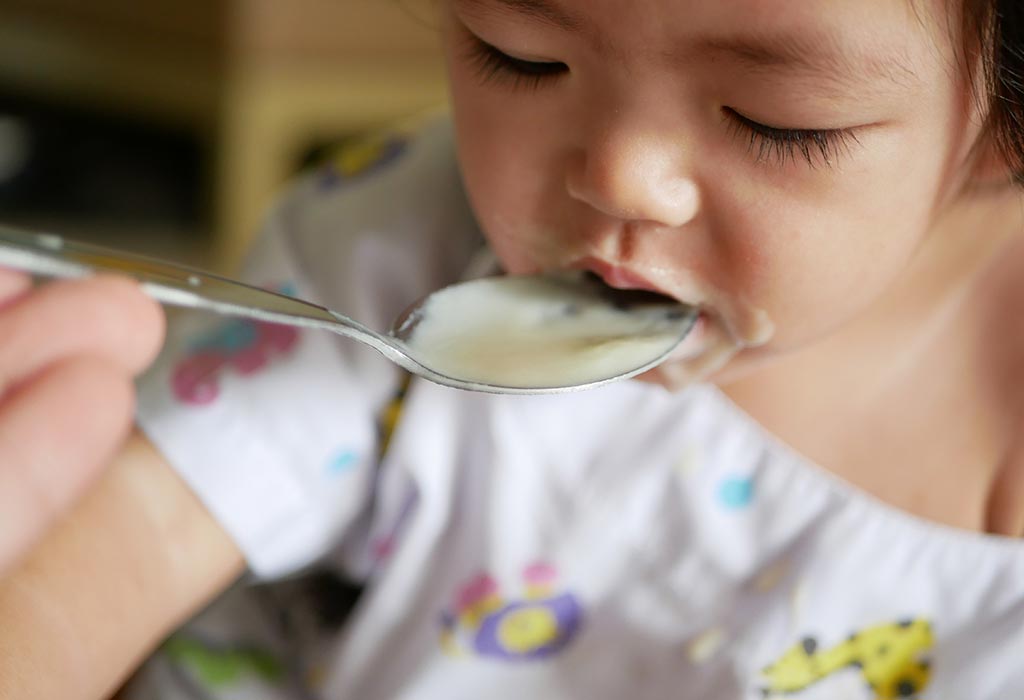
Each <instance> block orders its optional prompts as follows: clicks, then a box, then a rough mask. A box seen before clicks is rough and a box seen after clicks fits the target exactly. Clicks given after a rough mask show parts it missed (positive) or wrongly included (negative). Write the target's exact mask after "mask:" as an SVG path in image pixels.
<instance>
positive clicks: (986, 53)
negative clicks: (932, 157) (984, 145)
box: [963, 0, 1024, 185]
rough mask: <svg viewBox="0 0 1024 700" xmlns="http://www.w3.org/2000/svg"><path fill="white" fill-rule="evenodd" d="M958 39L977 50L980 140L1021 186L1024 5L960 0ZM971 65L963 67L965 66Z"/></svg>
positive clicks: (1017, 1) (1023, 158) (1011, 0)
mask: <svg viewBox="0 0 1024 700" xmlns="http://www.w3.org/2000/svg"><path fill="white" fill-rule="evenodd" d="M963 3H964V4H963V13H964V30H965V31H964V38H965V40H966V41H967V42H968V46H969V47H970V46H974V47H977V48H976V50H975V51H978V52H980V55H978V54H977V53H976V52H975V51H968V53H967V55H968V57H970V56H971V55H972V54H974V55H977V56H978V58H979V59H980V60H979V61H978V64H979V65H978V68H980V70H981V73H980V75H979V76H978V77H980V78H981V86H982V89H983V92H982V94H981V95H980V97H981V99H982V100H983V107H985V109H986V112H987V120H986V124H985V135H986V136H987V137H988V138H989V139H991V142H992V143H993V144H994V145H995V146H996V148H997V149H998V152H999V154H1000V155H1001V156H1002V157H1003V159H1004V160H1005V161H1006V163H1007V165H1008V166H1009V168H1010V171H1011V173H1012V174H1013V177H1014V180H1015V181H1016V182H1017V184H1019V185H1024V2H1022V0H963ZM970 63H971V62H969V65H970Z"/></svg>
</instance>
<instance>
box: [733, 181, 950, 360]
mask: <svg viewBox="0 0 1024 700" xmlns="http://www.w3.org/2000/svg"><path fill="white" fill-rule="evenodd" d="M885 172H886V169H885V168H878V167H872V168H871V169H870V174H869V173H868V171H867V170H865V171H864V172H863V173H861V174H855V173H847V174H845V176H844V177H838V176H837V177H835V178H833V179H832V180H831V182H832V183H833V184H832V185H831V186H829V187H821V188H818V189H819V191H817V192H816V191H814V188H809V187H804V188H801V189H799V190H792V191H785V190H781V189H778V188H769V187H766V186H765V185H764V183H763V181H757V183H756V184H751V185H750V186H749V187H746V188H743V187H737V188H735V189H733V190H732V191H730V192H729V193H728V194H724V193H723V194H722V195H721V196H720V199H719V200H718V201H717V202H716V205H717V215H718V217H719V218H718V219H717V220H716V221H715V222H714V227H715V229H717V230H718V231H720V232H722V234H721V236H720V239H719V240H720V243H719V249H718V250H719V253H720V262H719V265H720V270H719V271H718V272H719V275H720V276H723V277H725V278H726V280H727V285H728V287H729V288H731V289H734V290H738V291H740V293H741V294H742V295H743V296H744V297H745V298H746V299H748V300H749V301H750V302H751V303H753V304H755V305H756V306H758V307H759V308H762V309H764V311H765V312H766V313H768V315H769V317H770V318H771V319H772V321H773V322H774V323H775V327H776V337H775V339H774V341H773V345H775V346H777V347H779V348H780V349H781V348H784V347H785V348H788V347H792V346H793V345H796V344H799V343H801V342H805V341H807V340H810V339H813V338H815V337H820V336H821V335H823V334H825V333H828V332H830V331H832V330H834V329H835V328H837V327H838V326H840V325H842V324H843V323H844V322H845V321H848V320H850V319H851V318H853V317H854V316H856V315H857V314H858V313H859V312H860V311H862V310H864V309H865V308H866V307H867V306H868V305H870V304H871V302H873V301H874V300H875V299H877V298H878V296H879V295H881V294H882V293H883V291H884V290H885V289H886V288H887V287H888V286H889V285H891V284H892V283H893V282H894V281H896V280H897V279H899V278H900V276H901V275H902V273H903V271H904V270H906V269H907V265H908V264H909V261H910V260H911V259H912V258H913V256H914V253H915V251H916V250H917V248H918V246H919V245H920V243H921V241H922V240H923V239H924V236H925V231H926V230H927V228H928V222H929V219H930V214H931V201H932V198H933V196H934V190H935V187H936V185H935V182H934V179H933V178H930V177H925V178H913V177H906V173H903V175H904V176H903V177H899V176H884V175H880V173H882V174H884V173H885ZM896 172H897V173H898V172H899V171H898V170H896ZM752 182H754V181H752ZM839 183H841V184H839ZM726 232H728V233H726Z"/></svg>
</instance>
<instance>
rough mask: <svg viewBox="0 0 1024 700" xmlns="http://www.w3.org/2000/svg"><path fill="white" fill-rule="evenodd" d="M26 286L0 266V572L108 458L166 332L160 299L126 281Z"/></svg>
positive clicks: (21, 277)
mask: <svg viewBox="0 0 1024 700" xmlns="http://www.w3.org/2000/svg"><path fill="white" fill-rule="evenodd" d="M29 290H30V280H29V278H28V277H26V276H25V275H21V274H17V273H13V272H9V271H5V270H0V338H3V339H4V340H3V343H2V344H0V513H2V514H3V518H2V523H3V526H2V527H0V574H2V573H3V572H5V571H6V570H7V569H9V568H11V567H13V566H14V564H15V563H16V562H17V560H18V559H19V558H20V557H21V556H23V554H24V553H25V552H26V551H27V550H28V549H29V547H30V546H31V545H32V544H33V543H35V542H36V541H37V540H38V538H39V537H40V536H41V535H42V533H43V532H44V531H45V529H46V528H47V527H49V526H50V525H51V524H52V522H53V521H54V520H55V519H56V518H57V516H58V515H60V514H61V512H62V511H63V510H65V509H66V508H68V507H69V506H70V504H71V503H72V502H73V501H74V500H75V499H76V498H78V497H79V496H80V495H81V494H82V492H83V491H84V490H85V489H86V487H87V486H88V485H89V484H90V483H92V482H93V481H94V480H95V479H96V477H97V476H98V474H99V471H100V468H101V467H102V466H103V465H105V464H107V463H109V462H110V460H111V459H112V458H113V456H114V454H115V451H116V450H117V448H118V446H119V445H120V444H121V443H122V442H123V441H124V439H125V437H126V436H127V434H128V431H129V429H130V427H131V419H132V412H133V410H134V399H133V396H134V395H133V390H132V379H133V377H134V375H135V374H136V373H137V372H139V371H141V370H142V369H143V368H144V367H145V366H146V365H148V364H149V363H150V362H151V361H152V359H153V358H154V357H155V356H156V352H157V350H158V349H159V347H160V343H161V341H162V339H163V314H162V313H161V311H160V308H159V306H157V305H156V304H155V303H154V302H152V301H151V300H149V299H147V298H146V297H145V296H144V295H143V294H142V293H141V292H140V291H139V290H138V289H137V287H136V285H134V284H133V283H131V282H129V281H127V280H121V279H114V278H98V279H93V280H88V281H75V282H61V283H58V284H53V285H50V286H47V287H46V288H45V289H43V290H41V291H39V292H37V293H29Z"/></svg>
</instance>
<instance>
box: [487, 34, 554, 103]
mask: <svg viewBox="0 0 1024 700" xmlns="http://www.w3.org/2000/svg"><path fill="white" fill-rule="evenodd" d="M469 58H470V60H471V61H472V63H473V65H474V67H475V68H476V71H477V74H478V76H479V77H480V81H481V82H482V83H484V84H488V83H494V84H502V85H507V86H508V87H511V88H513V89H520V88H522V89H527V90H536V89H537V88H539V87H540V86H541V85H542V84H543V83H546V82H548V81H550V80H555V79H557V78H558V77H559V76H561V75H562V74H563V73H566V72H568V70H569V67H568V66H567V65H565V64H564V63H559V62H555V61H552V62H546V61H525V60H523V59H521V58H515V57H514V56H509V55H508V54H507V53H505V52H504V51H501V50H500V49H497V48H495V47H494V46H491V45H490V44H488V43H487V42H485V41H483V40H481V39H479V38H477V37H473V45H472V46H471V47H470V52H469Z"/></svg>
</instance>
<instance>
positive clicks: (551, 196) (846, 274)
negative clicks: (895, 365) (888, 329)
mask: <svg viewBox="0 0 1024 700" xmlns="http://www.w3.org/2000/svg"><path fill="white" fill-rule="evenodd" d="M946 5H947V2H946V0H927V2H923V1H917V2H913V3H912V2H910V0H804V1H803V2H799V3H794V2H792V1H791V0H729V1H728V2H707V1H706V0H643V2H628V1H626V0H449V1H448V3H447V4H446V7H445V41H446V47H447V59H448V62H449V68H450V75H451V83H452V99H453V109H454V116H455V121H456V129H457V139H458V147H459V159H460V163H461V167H462V170H463V176H464V178H465V181H466V186H467V189H468V192H469V196H470V199H471V201H472V204H473V207H474V210H475V212H476V214H477V217H478V219H479V221H480V224H481V226H482V227H483V229H484V232H485V233H486V235H487V237H488V239H489V240H490V242H491V244H492V245H493V247H494V249H495V251H496V253H497V254H498V256H499V257H500V259H501V260H502V262H503V263H504V265H505V266H506V269H508V270H509V271H510V272H512V273H529V272H536V271H539V270H547V269H552V268H567V267H573V268H586V269H590V270H593V271H595V272H597V273H598V274H601V275H602V276H604V277H605V279H606V280H607V281H608V282H609V283H610V284H612V285H614V286H624V287H649V288H654V289H657V290H659V291H662V292H664V293H667V294H670V295H672V296H675V297H678V298H679V299H682V300H684V301H687V302H691V303H695V304H699V305H701V306H702V307H703V308H704V309H705V311H706V312H707V313H706V315H705V319H704V325H705V330H704V333H705V335H706V337H707V338H709V339H714V338H716V337H719V338H731V339H733V340H734V341H736V342H737V344H738V345H740V346H743V347H745V348H746V349H744V350H742V351H741V352H740V353H739V354H738V355H736V356H735V357H733V358H732V360H731V364H732V366H733V367H735V366H737V365H739V366H742V365H743V364H745V363H751V362H753V361H754V360H756V359H758V358H759V356H767V355H769V354H771V353H777V352H784V351H787V350H792V349H795V348H798V347H802V346H805V345H807V344H808V343H812V342H814V341H815V340H817V339H820V338H822V337H825V336H827V335H828V334H830V333H832V332H833V331H835V330H837V329H838V328H840V327H842V326H843V325H844V324H846V323H848V322H849V321H850V320H851V319H853V318H855V317H856V316H857V315H858V313H859V312H861V311H863V310H864V309H865V308H866V307H867V305H868V304H869V303H870V302H871V301H873V300H874V299H876V298H877V297H878V296H879V295H880V294H881V293H882V292H883V291H884V289H885V288H886V287H887V286H888V285H889V284H891V283H892V282H893V281H894V280H895V279H896V278H898V277H899V276H900V273H901V271H903V270H904V269H905V268H906V267H907V265H908V264H909V262H910V261H911V260H912V258H913V256H914V254H915V252H916V251H917V249H918V248H919V246H920V244H921V243H922V241H924V240H925V239H926V237H927V235H928V232H929V230H930V228H931V227H932V225H933V223H934V221H935V219H936V216H937V213H938V211H939V209H940V208H941V207H942V206H943V205H944V204H945V203H947V201H948V199H949V197H950V196H951V193H952V191H953V189H954V186H955V184H957V183H958V182H959V180H958V178H959V177H961V173H962V171H963V167H962V166H963V162H964V160H965V158H966V157H967V154H968V151H969V149H970V145H971V144H972V143H973V141H974V139H975V137H976V135H977V126H976V125H975V123H974V121H972V120H971V104H972V103H971V101H970V91H969V90H967V89H966V87H965V85H964V84H963V79H962V77H961V71H959V70H958V69H957V67H956V65H957V63H956V59H955V51H956V50H955V48H954V46H955V43H954V42H958V39H957V36H958V33H957V27H958V23H957V22H956V21H955V20H950V19H948V18H947V17H946V16H945V15H944V14H941V13H943V12H944V11H945V10H944V8H945V7H946ZM950 22H952V27H953V29H952V30H951V29H950ZM705 369H710V370H713V369H714V367H710V368H705Z"/></svg>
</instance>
